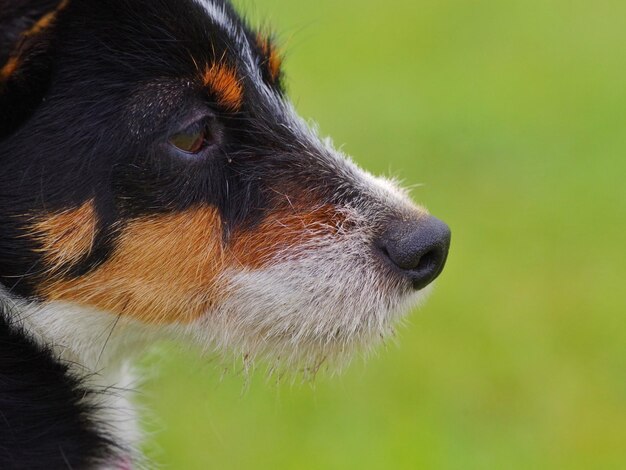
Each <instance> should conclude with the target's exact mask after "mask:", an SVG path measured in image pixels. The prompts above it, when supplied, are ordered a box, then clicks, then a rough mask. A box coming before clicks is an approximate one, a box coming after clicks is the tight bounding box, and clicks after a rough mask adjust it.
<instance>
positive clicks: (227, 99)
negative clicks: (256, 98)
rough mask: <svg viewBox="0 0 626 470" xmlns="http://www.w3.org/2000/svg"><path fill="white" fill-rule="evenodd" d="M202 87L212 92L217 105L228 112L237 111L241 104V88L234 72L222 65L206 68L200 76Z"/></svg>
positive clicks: (217, 64) (216, 64)
mask: <svg viewBox="0 0 626 470" xmlns="http://www.w3.org/2000/svg"><path fill="white" fill-rule="evenodd" d="M202 79H203V83H204V86H206V87H208V88H209V89H210V90H211V91H213V92H214V93H215V94H216V95H217V98H218V103H219V104H220V106H223V107H224V108H225V109H226V110H228V111H237V110H238V109H239V108H240V107H241V103H242V102H243V87H242V85H241V83H240V81H239V79H238V77H237V74H236V73H235V71H234V70H233V69H232V68H230V67H229V66H227V65H226V64H223V63H215V64H213V65H210V66H208V65H207V67H206V69H205V70H204V74H203V76H202Z"/></svg>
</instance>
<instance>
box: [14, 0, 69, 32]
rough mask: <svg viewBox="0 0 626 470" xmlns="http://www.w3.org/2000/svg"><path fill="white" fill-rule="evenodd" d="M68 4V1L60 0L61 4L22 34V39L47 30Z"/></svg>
mask: <svg viewBox="0 0 626 470" xmlns="http://www.w3.org/2000/svg"><path fill="white" fill-rule="evenodd" d="M69 4H70V0H62V1H61V3H59V5H58V6H57V7H56V8H55V9H54V10H53V11H51V12H50V13H46V14H45V15H43V16H42V17H41V18H39V20H38V21H37V22H36V23H35V24H34V25H33V26H32V27H31V28H30V29H29V30H28V31H26V32H24V33H22V36H24V37H30V36H36V35H37V34H39V33H41V32H42V31H43V30H44V29H46V28H48V27H49V26H50V25H51V24H52V23H53V22H54V20H56V17H57V15H58V14H59V12H61V11H62V10H65V8H67V6H68V5H69Z"/></svg>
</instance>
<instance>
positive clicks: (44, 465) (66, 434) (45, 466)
mask: <svg viewBox="0 0 626 470" xmlns="http://www.w3.org/2000/svg"><path fill="white" fill-rule="evenodd" d="M9 317H10V312H8V311H7V310H6V308H5V307H3V306H1V305H0V468H2V469H6V470H22V469H23V470H38V469H41V470H54V469H84V468H92V467H93V466H94V465H96V464H97V463H102V462H110V461H111V460H112V459H114V458H115V453H116V450H115V447H114V445H113V443H112V442H111V441H110V440H109V439H108V438H107V437H106V436H105V435H104V434H102V429H103V426H102V425H101V424H99V423H97V422H95V421H94V418H93V415H94V411H95V409H94V407H93V406H90V405H87V404H86V403H85V401H84V399H85V398H89V396H90V395H91V394H93V393H95V392H93V391H90V390H89V389H88V388H87V387H84V386H83V384H82V383H81V381H80V380H79V379H77V378H75V377H73V376H72V375H71V374H70V373H69V371H68V366H67V365H65V364H62V363H60V362H58V361H57V360H56V359H55V358H54V356H53V355H52V353H51V352H50V351H49V350H47V349H46V348H43V347H41V346H40V345H38V344H37V343H35V342H34V341H33V340H31V339H30V338H29V337H28V336H27V335H26V333H25V332H24V331H21V330H20V329H19V328H16V327H14V326H12V325H11V320H9Z"/></svg>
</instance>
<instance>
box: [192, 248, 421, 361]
mask: <svg viewBox="0 0 626 470" xmlns="http://www.w3.org/2000/svg"><path fill="white" fill-rule="evenodd" d="M335 253H337V251H335ZM318 254H319V253H318ZM353 255H354V256H353ZM367 260H368V258H367V257H363V256H360V255H357V254H356V253H352V254H350V253H349V252H347V251H343V253H342V255H340V256H338V257H337V258H335V259H334V261H335V262H334V263H332V264H331V263H322V264H320V263H319V261H320V258H317V259H315V257H310V258H303V259H298V260H294V261H290V262H286V263H281V264H277V265H275V266H272V267H270V268H267V269H264V270H261V271H242V272H238V273H233V274H232V275H231V276H230V279H231V282H230V287H229V289H228V291H229V295H228V297H227V298H226V299H225V300H224V302H222V303H221V304H220V305H219V306H218V307H216V308H215V309H213V310H211V311H210V312H207V314H206V315H205V316H204V317H203V318H202V319H200V320H199V321H198V322H197V323H195V324H194V325H193V326H192V327H191V328H190V331H191V332H192V333H193V334H194V335H195V336H196V338H197V339H198V340H199V341H200V342H201V344H202V345H204V346H205V348H206V349H207V351H208V352H218V353H224V352H226V353H227V354H228V355H230V354H229V353H234V354H235V355H237V356H240V357H242V358H244V359H245V360H246V361H255V360H257V359H261V360H262V362H263V363H265V364H269V366H270V369H271V370H277V371H280V372H281V373H283V372H299V371H305V372H311V371H313V372H315V371H317V370H319V368H320V366H321V365H324V367H325V368H328V369H330V370H332V371H336V370H337V369H340V368H342V366H344V365H345V364H347V363H348V362H349V360H350V359H351V358H352V357H354V356H355V354H363V355H367V353H368V352H370V351H371V350H372V349H373V348H374V347H376V346H377V345H379V344H380V343H381V342H384V341H385V340H386V339H387V338H390V337H393V336H394V335H395V329H396V327H397V325H398V324H399V323H400V322H401V320H402V319H403V318H405V316H406V314H407V313H408V312H410V311H411V310H412V309H414V308H415V307H417V306H419V305H420V304H421V303H423V302H424V301H425V300H426V298H427V297H428V295H429V293H430V292H431V290H432V287H431V286H429V287H427V288H425V289H423V290H421V291H415V290H413V289H412V288H411V286H410V285H408V282H406V281H405V280H402V279H398V278H396V277H394V276H389V273H385V272H384V270H381V269H379V267H377V266H372V265H371V261H367ZM322 265H324V266H327V269H320V266H322Z"/></svg>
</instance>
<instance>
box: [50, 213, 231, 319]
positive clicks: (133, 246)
mask: <svg viewBox="0 0 626 470" xmlns="http://www.w3.org/2000/svg"><path fill="white" fill-rule="evenodd" d="M221 230H222V229H221V221H220V217H219V215H218V213H217V210H216V209H213V208H209V207H201V208H196V209H190V210H187V211H185V212H181V213H178V214H169V215H159V216H153V217H147V218H142V219H137V220H134V221H131V222H130V223H129V224H128V225H127V226H126V227H125V228H124V229H122V230H121V232H120V238H119V240H118V243H117V247H116V249H115V251H114V253H113V254H112V256H111V257H110V258H109V259H108V260H107V261H106V262H105V263H104V264H103V265H102V266H100V267H99V268H98V269H96V270H95V271H93V272H91V273H88V274H86V275H83V276H80V277H78V278H73V279H60V280H55V281H52V282H50V283H48V284H46V285H44V286H43V288H42V289H41V293H42V294H43V295H44V296H45V297H47V298H48V299H50V300H67V301H75V302H80V303H85V304H89V305H92V306H95V307H97V308H100V309H102V310H107V311H110V312H114V313H117V314H120V315H127V316H130V317H134V318H136V319H138V320H141V321H144V322H146V323H153V324H167V323H172V322H182V323H185V322H190V321H193V320H194V319H196V318H198V317H199V316H200V315H202V314H203V313H204V312H206V311H207V309H208V308H209V307H210V305H211V304H212V303H213V302H215V301H216V300H217V299H218V298H219V294H220V292H221V289H219V280H218V276H219V274H220V273H221V272H222V270H223V267H224V258H225V256H224V250H223V247H222V239H221V237H222V231H221Z"/></svg>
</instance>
